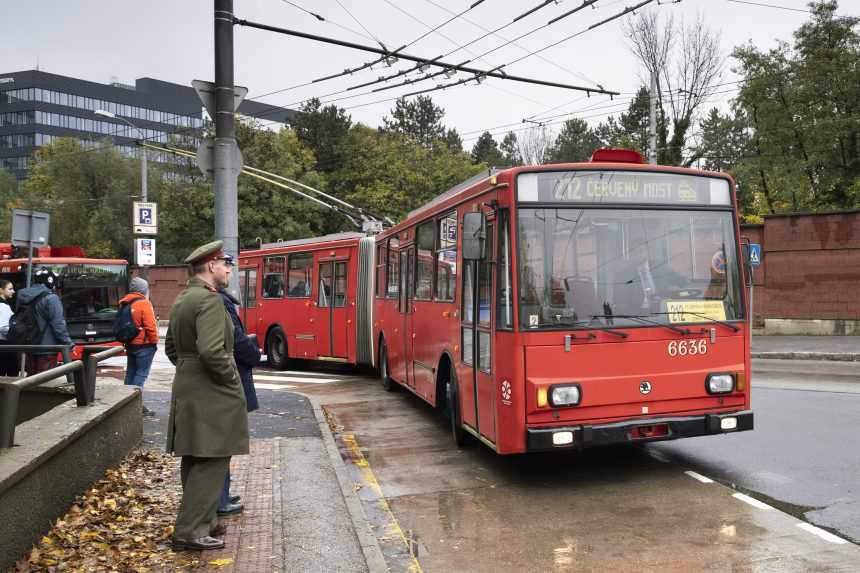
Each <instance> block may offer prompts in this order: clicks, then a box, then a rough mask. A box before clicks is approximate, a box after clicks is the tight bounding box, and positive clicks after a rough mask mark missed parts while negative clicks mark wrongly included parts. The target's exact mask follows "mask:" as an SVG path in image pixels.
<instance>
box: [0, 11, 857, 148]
mask: <svg viewBox="0 0 860 573" xmlns="http://www.w3.org/2000/svg"><path fill="white" fill-rule="evenodd" d="M756 1H757V0H756ZM474 2H475V0H290V2H287V1H286V0H234V7H235V13H236V15H237V17H239V18H243V19H247V20H251V21H257V22H263V23H266V24H270V25H274V26H279V27H284V28H292V29H296V30H300V31H303V32H307V33H311V34H317V35H321V36H329V37H335V38H339V39H342V40H347V41H351V42H356V43H361V44H367V45H374V44H376V42H377V40H378V41H379V42H382V43H383V44H385V45H386V46H387V47H388V48H389V49H392V50H393V49H396V48H398V47H400V46H401V45H403V44H407V43H410V42H412V41H413V40H415V39H417V38H418V37H419V36H421V35H423V34H424V33H425V32H428V31H429V30H430V28H433V27H436V26H438V25H440V24H442V23H443V22H445V21H446V20H448V19H449V18H451V17H452V16H453V15H455V14H458V13H460V12H462V11H463V10H465V9H467V8H468V7H469V6H470V5H471V4H473V3H474ZM660 2H661V3H660V5H658V2H657V1H655V2H653V3H652V4H651V5H650V6H649V7H648V8H646V9H649V10H657V11H659V12H660V13H661V15H665V16H669V15H673V16H674V17H675V18H676V19H683V20H684V21H686V22H693V21H694V20H695V19H696V17H697V14H701V15H702V16H703V17H704V18H705V21H706V22H707V24H708V26H710V27H711V28H712V29H714V30H716V31H718V32H719V33H720V35H721V45H722V52H723V54H724V55H726V56H728V55H729V53H730V52H731V51H732V48H733V47H735V46H737V45H740V44H743V43H746V42H752V43H753V44H754V45H756V46H758V47H759V48H760V49H769V48H771V47H774V46H775V45H776V42H777V41H778V40H783V41H786V42H791V41H792V32H793V31H794V30H796V29H797V28H798V27H799V26H800V25H801V24H802V23H803V22H805V21H807V20H808V18H809V15H808V13H803V12H799V11H792V10H784V9H777V8H773V7H764V6H754V5H751V4H748V3H747V4H745V3H740V2H731V1H729V0H681V1H680V2H677V3H670V2H669V0H660ZM854 2H856V0H854ZM854 2H849V1H847V0H843V1H842V2H840V13H846V12H852V13H855V14H856V12H857V11H856V4H855V5H854V7H852V4H854ZM541 3H542V2H541V1H540V0H527V1H526V0H516V1H515V0H484V2H483V3H481V4H480V5H479V6H477V7H475V8H474V9H472V10H469V11H468V12H466V13H465V14H463V15H462V16H461V17H459V18H457V19H455V20H453V21H451V22H450V23H448V24H446V25H445V26H443V27H441V28H440V29H439V30H437V31H436V32H433V33H432V34H429V35H427V36H426V37H424V38H423V39H421V40H420V41H418V42H416V43H415V44H413V45H411V46H409V47H408V48H407V49H406V50H404V52H405V53H409V54H412V55H416V56H422V57H428V58H433V57H436V56H439V55H441V54H445V53H447V52H450V51H451V50H453V49H454V48H456V47H458V46H462V45H463V44H466V43H467V42H470V41H471V40H473V39H476V38H478V37H480V36H482V35H484V34H485V33H486V32H487V31H491V30H494V29H496V28H498V27H500V26H503V25H505V24H508V23H510V22H511V21H512V20H513V18H514V17H515V16H517V15H519V14H521V13H523V12H525V11H527V10H528V9H530V8H533V7H535V6H537V5H539V4H541ZM636 3H638V1H637V0H599V1H598V2H597V3H596V4H594V7H591V8H586V9H584V10H582V11H580V12H578V13H576V14H574V15H572V16H569V17H567V18H565V19H563V20H560V21H559V22H557V23H555V24H553V25H551V26H548V27H546V28H544V29H542V30H539V31H537V32H535V33H534V34H531V35H528V36H525V37H523V38H522V39H520V40H518V41H517V42H516V45H514V44H508V45H506V46H504V47H502V48H500V49H498V50H495V51H494V52H492V53H491V54H488V55H487V56H486V57H485V58H478V59H475V60H474V61H473V62H471V63H470V64H469V65H471V66H474V67H476V68H482V69H491V68H493V67H496V66H499V65H501V64H505V63H508V62H512V61H513V60H516V59H518V58H520V57H522V56H524V55H526V54H528V53H529V52H532V51H535V50H538V49H540V48H543V47H544V46H547V45H549V44H552V43H553V42H556V41H558V40H561V39H563V38H565V37H567V36H570V35H572V34H575V33H577V32H580V31H582V30H584V29H586V28H587V27H588V26H589V25H591V24H594V23H596V22H599V21H601V20H604V19H606V18H608V17H610V16H612V15H614V14H616V13H618V12H620V11H622V10H624V8H625V7H626V6H632V5H635V4H636ZM760 3H765V4H772V5H778V6H782V7H786V8H794V9H799V10H804V9H806V1H805V0H761V2H760ZM291 4H292V5H291ZM580 4H581V0H558V1H557V2H556V3H555V4H549V5H547V6H546V7H544V8H542V9H540V10H538V11H537V12H535V13H534V14H532V15H530V16H528V17H526V18H523V19H521V20H520V21H518V22H516V23H515V24H512V25H510V26H507V27H505V28H503V29H501V30H499V32H497V34H496V35H489V36H487V37H486V38H484V39H482V40H480V41H478V42H475V43H473V44H471V45H470V46H468V48H466V49H465V50H461V51H458V52H455V53H453V54H451V55H450V56H449V57H447V58H446V59H445V61H447V62H449V63H460V62H462V61H463V60H467V59H471V58H474V57H475V56H479V55H481V54H483V53H485V52H488V51H490V50H492V49H493V48H496V47H497V46H500V45H502V44H505V43H506V41H507V40H512V39H514V38H516V37H517V36H520V35H522V34H525V33H527V32H529V31H531V30H533V29H535V28H538V27H540V26H543V25H544V24H546V23H547V22H548V21H549V20H551V19H552V18H554V17H556V16H560V15H561V14H564V13H565V12H567V11H568V10H571V9H572V8H574V7H576V6H578V5H580ZM296 6H300V7H302V8H305V9H307V10H310V11H313V12H316V13H318V14H320V15H321V16H323V17H324V18H325V19H326V21H324V22H321V21H319V20H317V19H316V18H314V17H313V16H311V15H309V14H308V13H307V12H304V11H302V10H301V9H299V8H297V7H296ZM212 13H213V1H212V0H145V1H142V0H136V1H132V0H75V1H66V0H27V1H26V2H24V1H13V0H4V1H3V17H2V18H0V54H3V56H2V59H0V61H1V62H2V68H3V69H0V73H3V72H11V71H20V70H26V69H34V68H36V66H37V64H38V67H39V68H40V69H41V70H43V71H47V72H51V73H56V74H61V75H68V76H74V77H78V78H83V79H87V80H91V81H96V82H103V83H107V82H110V81H112V80H114V81H115V80H119V81H122V82H125V83H134V80H135V79H136V78H139V77H144V76H149V77H154V78H158V79H162V80H166V81H171V82H176V83H179V84H185V85H189V84H190V82H191V80H192V79H207V80H211V79H213V76H214V71H213V70H214V58H213V20H212ZM374 58H375V56H374V55H373V54H370V53H362V52H357V51H355V50H351V49H348V48H343V47H339V46H332V45H327V44H321V43H317V42H313V41H309V40H305V39H299V38H293V37H288V36H283V35H280V34H273V33H270V32H264V31H260V30H255V29H250V28H245V27H238V26H237V27H236V28H235V76H236V84H237V85H243V86H246V87H248V89H249V97H260V96H264V94H269V93H271V92H275V91H278V90H284V91H281V92H280V93H276V94H272V95H268V96H265V97H262V101H265V102H267V103H271V104H275V105H282V106H287V107H297V106H298V105H299V104H300V103H301V101H303V100H304V99H306V98H310V97H314V96H316V97H320V98H321V99H322V100H323V101H334V103H336V104H337V105H339V106H342V107H345V108H346V109H347V111H348V113H349V114H351V116H352V118H353V119H354V120H356V121H361V122H363V123H365V124H368V125H371V126H377V125H380V124H381V122H382V117H383V116H384V115H387V114H388V113H389V110H390V109H391V107H392V106H393V105H394V102H393V98H394V97H396V96H398V95H402V94H405V93H408V92H410V91H415V90H416V89H420V88H424V87H432V86H433V85H435V84H437V83H441V81H442V79H439V78H437V79H433V80H429V81H426V82H422V83H418V84H415V85H411V86H405V87H400V88H397V89H390V90H386V91H382V92H378V93H368V92H370V90H372V89H374V88H377V87H379V86H380V85H383V84H379V85H376V86H371V87H367V88H362V89H357V90H353V91H350V92H347V93H342V94H337V93H335V92H339V91H341V90H345V89H346V88H347V87H350V86H354V85H357V84H362V83H365V82H368V81H371V80H373V79H376V78H377V77H379V76H381V75H383V74H385V75H387V74H390V73H392V71H399V70H401V69H405V68H407V67H410V66H411V65H413V64H411V63H409V62H405V61H400V62H397V63H395V64H394V65H393V67H392V68H385V67H383V66H375V67H374V68H373V69H371V70H364V71H361V72H358V73H356V74H354V75H352V76H347V77H343V78H338V79H334V80H329V81H324V82H318V83H313V84H311V85H307V86H301V84H304V83H307V82H310V81H311V80H314V79H317V78H320V77H323V76H327V75H330V74H333V73H337V72H340V71H342V70H344V69H346V68H354V67H357V66H359V65H361V64H362V63H364V62H368V61H371V60H373V59H374ZM732 63H733V62H732V60H731V59H729V60H728V61H727V65H726V72H725V74H724V77H723V80H722V81H723V82H731V81H732V80H734V79H736V76H735V75H734V74H732V73H731V71H730V68H731V66H732ZM505 71H506V72H507V73H508V74H513V75H519V76H526V77H533V78H538V79H544V80H550V81H554V82H560V83H570V84H575V85H582V86H593V85H595V84H600V85H602V86H604V87H605V88H607V89H611V90H615V91H619V92H622V96H620V97H619V98H616V102H615V103H616V105H615V106H614V107H612V106H610V102H609V100H608V98H607V97H604V96H595V95H592V96H591V98H590V99H588V98H586V97H585V96H584V94H583V93H581V92H576V91H570V90H566V89H560V88H550V87H538V86H531V85H526V84H522V83H518V82H511V81H504V80H497V79H488V80H486V81H485V82H484V83H483V84H482V85H479V86H478V85H475V83H474V82H470V83H469V84H468V85H466V86H458V87H456V88H451V89H448V90H444V91H438V92H433V93H431V94H430V95H432V97H433V99H434V101H435V102H436V103H437V104H438V105H441V106H442V107H443V108H444V109H445V111H446V116H445V123H446V124H447V125H448V126H450V127H455V128H456V129H457V130H458V131H459V132H460V133H461V135H462V136H463V139H464V144H465V146H466V147H467V148H470V147H471V145H472V144H473V143H474V140H475V139H476V138H477V137H478V135H480V133H481V132H482V131H483V130H485V129H491V130H492V132H493V133H494V134H499V135H498V136H497V140H501V138H502V134H503V132H504V131H506V130H507V129H521V128H522V126H523V124H522V123H521V121H522V119H523V118H525V117H531V116H535V117H537V118H538V119H540V118H545V117H547V116H558V115H559V114H562V113H571V112H573V114H572V115H570V116H568V117H583V118H586V119H588V120H589V121H590V122H597V121H600V120H601V119H604V118H605V117H606V115H608V114H611V113H616V114H617V113H618V112H619V111H622V110H623V109H625V108H626V102H627V101H629V97H630V94H631V93H632V92H634V91H635V90H636V89H637V87H638V86H639V85H640V84H641V78H642V70H641V66H640V64H639V62H638V61H637V60H636V58H635V57H634V56H633V55H632V54H631V52H630V49H629V45H628V42H627V40H626V39H625V37H624V34H623V32H622V20H621V19H619V20H615V21H614V22H610V23H608V24H605V25H603V26H600V27H598V28H596V29H594V30H591V31H588V32H586V33H583V34H581V35H579V36H578V37H576V38H573V39H571V40H568V41H564V42H561V43H560V44H558V45H557V46H555V47H552V48H549V49H547V50H546V51H543V52H541V53H540V54H539V55H534V56H531V57H528V58H526V59H523V60H522V61H520V62H518V63H515V64H512V65H510V66H508V67H505ZM463 77H465V76H463V75H462V74H461V75H458V76H457V77H456V78H455V80H456V79H460V78H463ZM399 81H402V78H400V79H398V80H395V81H393V82H390V83H397V82H399ZM449 81H454V80H449ZM385 85H388V84H385ZM294 86H301V87H294ZM291 87H293V88H294V89H287V88H291ZM734 88H735V85H734V84H729V85H727V86H725V87H723V88H720V91H725V90H733V89H734ZM733 93H734V91H729V92H728V93H723V94H719V95H717V96H715V98H714V104H715V105H716V104H720V105H725V103H726V102H727V101H728V99H729V98H731V97H732V95H733ZM328 94H333V95H328ZM361 94H364V95H361ZM356 96H357V97H356ZM344 97H348V99H341V100H339V101H335V100H336V99H337V98H344ZM379 100H386V101H379ZM374 102H376V103H374ZM588 108H590V109H588ZM564 119H565V118H555V119H553V120H552V121H555V122H559V121H563V120H564ZM508 124H515V125H512V126H510V127H508ZM555 127H556V128H557V125H556V126H555ZM492 128H497V129H492Z"/></svg>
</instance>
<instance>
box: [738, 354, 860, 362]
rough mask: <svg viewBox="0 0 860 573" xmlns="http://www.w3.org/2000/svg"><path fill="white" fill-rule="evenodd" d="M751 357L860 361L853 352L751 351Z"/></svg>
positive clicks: (859, 356)
mask: <svg viewBox="0 0 860 573" xmlns="http://www.w3.org/2000/svg"><path fill="white" fill-rule="evenodd" d="M750 357H751V358H761V359H764V360H832V361H836V362H856V361H860V354H855V353H853V352H751V353H750Z"/></svg>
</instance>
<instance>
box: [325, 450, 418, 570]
mask: <svg viewBox="0 0 860 573" xmlns="http://www.w3.org/2000/svg"><path fill="white" fill-rule="evenodd" d="M340 436H341V439H342V440H343V443H344V444H346V447H347V449H348V451H349V457H350V458H351V459H352V462H353V463H354V464H355V467H357V468H358V471H359V474H360V475H361V479H362V480H363V481H364V482H365V483H367V484H368V485H369V486H370V488H371V489H372V490H373V492H374V493H376V495H377V496H378V498H379V501H377V505H378V506H379V508H380V509H381V510H382V512H383V513H384V514H385V516H386V524H385V535H384V538H385V539H391V538H397V537H399V538H400V539H401V540H402V541H403V543H404V545H406V548H407V549H408V550H409V556H410V557H411V558H412V563H410V565H409V573H424V571H423V569H421V565H419V564H418V559H416V558H415V552H414V551H413V549H412V542H411V541H410V540H409V539H408V538H407V537H406V534H405V533H404V532H403V530H402V529H401V528H400V525H399V524H398V523H397V519H396V518H395V517H394V514H393V513H392V512H391V507H390V506H389V505H388V502H387V501H386V500H385V496H384V495H383V494H382V488H381V487H380V486H379V481H378V480H377V479H376V475H374V473H373V470H372V469H370V463H369V462H368V461H367V458H365V457H364V454H363V453H361V449H360V448H359V447H358V441H357V440H356V439H355V435H354V434H341V435H340Z"/></svg>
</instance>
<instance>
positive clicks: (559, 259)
mask: <svg viewBox="0 0 860 573" xmlns="http://www.w3.org/2000/svg"><path fill="white" fill-rule="evenodd" d="M376 245H377V261H376V290H375V295H376V296H375V305H374V309H375V314H374V331H373V333H374V343H375V345H376V347H377V349H378V357H379V371H380V376H381V378H382V380H383V384H384V386H385V387H386V389H395V388H398V387H401V386H402V387H405V388H408V389H409V390H411V391H412V392H414V393H415V394H417V395H418V396H420V397H421V398H423V399H424V400H426V401H427V402H429V403H430V404H432V405H435V406H437V407H440V408H444V409H446V410H447V411H448V412H449V413H450V419H451V424H452V429H453V433H454V437H455V440H456V442H457V444H458V445H462V444H463V443H465V442H468V441H470V440H474V439H477V440H480V441H481V442H483V443H484V444H486V445H488V446H489V447H491V448H492V449H494V450H495V451H496V452H498V453H500V454H511V453H518V452H531V451H545V450H554V449H562V448H582V447H588V446H596V445H603V444H614V443H628V442H638V441H642V442H644V441H652V440H669V439H676V438H683V437H689V436H701V435H707V434H720V433H727V432H737V431H742V430H751V429H752V427H753V413H752V411H751V410H750V387H749V381H750V377H749V372H750V359H749V330H748V328H747V325H746V323H745V322H744V316H745V313H746V301H745V298H744V289H743V276H744V273H743V269H742V263H741V257H740V256H739V254H740V250H739V240H738V217H737V209H736V202H735V194H734V185H733V182H732V180H731V179H730V178H729V177H728V176H727V175H724V174H721V173H714V172H706V171H697V170H692V169H683V168H676V167H662V166H654V165H645V164H643V162H642V159H641V156H640V155H639V154H638V153H636V152H630V151H625V150H598V151H597V152H595V154H594V156H593V157H592V160H591V162H590V163H581V164H560V165H539V166H526V167H517V168H513V169H507V170H504V171H498V172H495V173H491V174H489V175H486V174H482V175H479V176H477V177H475V178H473V179H471V180H469V181H466V182H464V183H463V184H461V185H459V186H457V187H455V188H453V189H451V190H450V191H448V192H446V193H444V194H443V195H440V196H439V197H437V198H436V199H435V200H433V201H432V202H430V203H428V204H427V205H425V206H423V207H421V208H419V209H417V210H415V211H413V212H412V213H410V214H409V216H408V218H407V219H406V220H405V221H403V222H402V223H400V224H398V225H396V226H395V227H392V228H391V229H388V230H386V231H384V232H383V233H382V234H380V235H378V236H377V242H376Z"/></svg>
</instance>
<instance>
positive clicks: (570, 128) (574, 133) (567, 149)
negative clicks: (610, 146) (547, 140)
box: [548, 118, 603, 163]
mask: <svg viewBox="0 0 860 573" xmlns="http://www.w3.org/2000/svg"><path fill="white" fill-rule="evenodd" d="M602 145H603V143H602V142H601V140H600V138H599V137H598V136H597V134H596V133H595V132H594V131H593V130H592V129H591V128H590V127H589V126H588V123H586V122H585V120H582V119H578V118H573V119H569V120H567V121H565V122H564V125H563V126H562V128H561V132H560V133H559V134H558V137H556V139H555V143H553V145H552V147H551V148H550V149H549V155H548V161H549V162H550V163H577V162H581V161H588V160H589V159H591V154H592V153H594V150H595V149H598V148H599V147H602Z"/></svg>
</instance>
